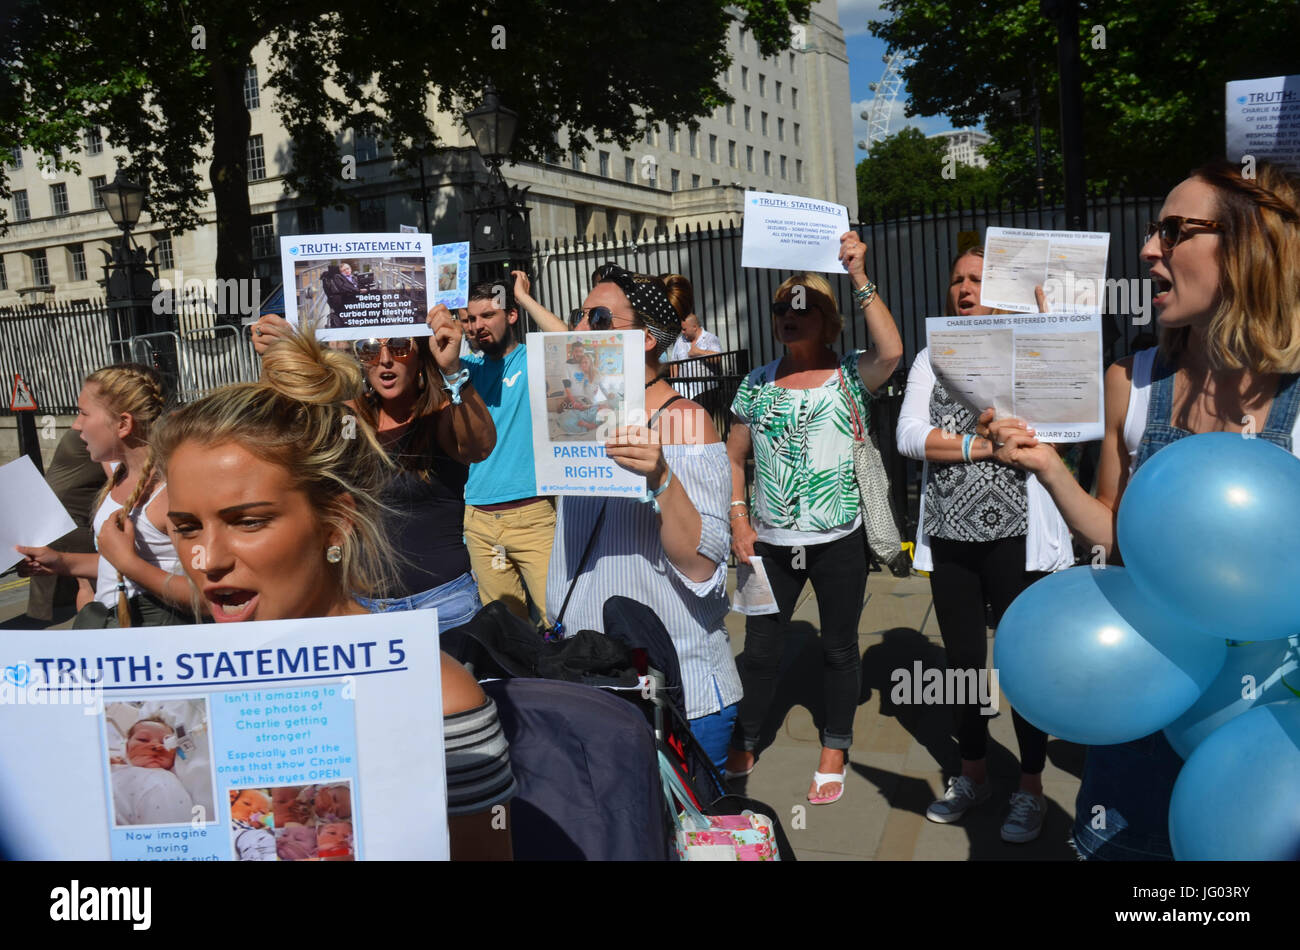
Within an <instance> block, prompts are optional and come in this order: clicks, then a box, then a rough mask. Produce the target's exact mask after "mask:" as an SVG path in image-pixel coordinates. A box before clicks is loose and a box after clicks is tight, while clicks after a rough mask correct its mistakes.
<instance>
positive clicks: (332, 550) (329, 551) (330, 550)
mask: <svg viewBox="0 0 1300 950" xmlns="http://www.w3.org/2000/svg"><path fill="white" fill-rule="evenodd" d="M325 560H327V561H329V562H330V563H331V564H337V563H338V562H339V561H341V560H343V549H342V548H341V547H339V546H338V545H337V544H331V545H330V546H329V547H327V548H326V549H325Z"/></svg>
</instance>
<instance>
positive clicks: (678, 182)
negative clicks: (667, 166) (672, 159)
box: [669, 168, 682, 191]
mask: <svg viewBox="0 0 1300 950" xmlns="http://www.w3.org/2000/svg"><path fill="white" fill-rule="evenodd" d="M669 180H670V181H671V185H672V190H673V191H678V190H680V189H681V187H682V173H681V172H680V171H678V170H677V169H676V168H674V169H673V173H672V176H671V177H670V179H669Z"/></svg>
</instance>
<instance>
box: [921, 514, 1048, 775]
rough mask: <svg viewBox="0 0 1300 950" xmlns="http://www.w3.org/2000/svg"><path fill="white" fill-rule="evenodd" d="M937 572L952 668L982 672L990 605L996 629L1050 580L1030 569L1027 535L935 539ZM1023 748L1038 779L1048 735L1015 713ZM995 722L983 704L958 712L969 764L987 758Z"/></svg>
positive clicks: (933, 587) (933, 575)
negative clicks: (1027, 594)
mask: <svg viewBox="0 0 1300 950" xmlns="http://www.w3.org/2000/svg"><path fill="white" fill-rule="evenodd" d="M930 553H931V555H932V556H933V558H934V570H932V571H931V572H930V593H931V595H932V596H933V598H934V617H935V620H937V621H938V623H939V633H940V634H941V635H942V636H943V648H944V651H945V652H946V653H947V654H948V669H950V670H967V669H973V670H975V671H976V675H978V671H980V670H982V669H984V664H985V662H986V661H987V659H988V639H987V637H988V634H987V630H986V627H985V616H984V604H985V602H986V601H987V602H988V603H989V604H990V605H991V606H992V608H993V616H992V621H993V626H994V627H996V626H997V625H998V624H999V623H1000V622H1001V621H1002V614H1003V613H1005V612H1006V609H1007V608H1008V607H1009V606H1011V602H1012V601H1013V600H1015V599H1016V597H1018V596H1019V595H1020V593H1021V591H1023V590H1024V589H1025V588H1026V587H1028V586H1029V585H1030V584H1032V583H1033V582H1034V581H1036V580H1038V579H1039V578H1040V577H1044V576H1046V574H1045V573H1044V572H1040V571H1026V570H1025V536H1024V535H1018V536H1016V537H1014V538H1002V539H1000V540H998V541H950V540H948V539H947V538H935V537H931V538H930ZM1011 720H1012V722H1013V723H1014V725H1015V728H1016V740H1017V741H1018V742H1019V743H1020V771H1021V772H1024V773H1025V774H1027V775H1037V774H1038V773H1040V772H1042V771H1043V766H1044V765H1046V763H1047V734H1046V733H1045V732H1043V731H1042V730H1041V729H1039V728H1038V727H1036V726H1033V725H1030V724H1029V723H1028V722H1027V721H1026V720H1025V719H1024V717H1023V716H1021V715H1020V713H1018V712H1016V711H1015V710H1014V709H1013V710H1011ZM988 741H989V717H988V716H985V715H982V714H981V713H980V705H979V703H978V702H975V703H972V704H969V705H964V706H960V707H958V711H957V746H958V748H959V749H960V750H961V757H962V758H963V759H968V760H974V759H982V758H984V756H985V754H986V752H987V750H988Z"/></svg>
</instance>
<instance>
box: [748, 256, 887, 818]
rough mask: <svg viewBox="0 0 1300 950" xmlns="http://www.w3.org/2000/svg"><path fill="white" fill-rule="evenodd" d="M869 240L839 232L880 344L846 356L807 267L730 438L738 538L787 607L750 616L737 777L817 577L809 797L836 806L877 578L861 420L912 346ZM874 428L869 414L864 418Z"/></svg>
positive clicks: (839, 323)
mask: <svg viewBox="0 0 1300 950" xmlns="http://www.w3.org/2000/svg"><path fill="white" fill-rule="evenodd" d="M866 253H867V246H866V245H865V244H863V243H862V241H861V240H859V238H858V236H857V234H855V233H854V232H852V231H849V232H846V233H845V234H843V235H841V236H840V261H841V262H842V263H843V265H844V268H845V270H847V271H848V273H849V278H850V279H851V280H852V283H853V288H854V290H853V297H854V300H855V301H856V303H857V307H856V308H855V309H860V310H861V312H862V314H863V316H864V318H865V320H866V324H867V331H868V333H869V334H870V337H871V341H872V343H874V344H875V346H874V348H872V349H868V350H854V351H851V352H849V353H848V354H846V355H845V356H844V357H843V358H841V357H839V356H837V355H836V353H835V351H834V350H832V349H831V346H830V344H831V343H832V342H834V341H835V340H836V339H837V338H838V337H839V335H840V331H841V329H842V327H843V324H844V318H843V317H842V316H841V315H840V311H839V306H838V305H837V304H836V302H835V296H834V293H833V291H832V290H831V286H830V284H829V283H828V282H827V281H826V279H825V278H823V277H822V276H821V275H819V274H795V275H794V276H793V277H790V278H789V279H788V280H786V281H785V282H784V283H783V284H781V286H780V287H779V288H777V291H776V298H775V300H774V302H773V304H772V324H773V326H772V329H773V332H774V333H775V334H776V338H777V340H778V341H779V342H780V343H782V344H783V345H784V346H785V350H786V354H785V356H784V357H782V358H781V359H779V360H776V361H774V362H772V363H769V364H767V365H766V366H762V367H760V368H758V369H756V370H754V372H752V373H750V374H749V376H748V377H747V378H746V379H745V380H744V382H742V383H741V386H740V390H739V391H738V392H737V394H736V399H735V402H733V403H732V406H731V411H732V413H733V414H734V415H735V417H736V420H737V421H736V422H735V423H734V424H733V425H732V427H731V433H730V435H729V437H728V439H727V454H728V456H729V457H730V461H731V498H732V501H731V530H732V550H733V551H734V552H735V554H736V557H737V559H739V560H740V561H741V562H743V563H748V562H749V559H750V558H751V557H752V556H753V555H755V554H757V555H759V556H760V557H762V558H763V565H764V567H765V568H766V570H767V575H768V580H769V581H770V583H771V586H772V592H773V594H774V595H775V597H776V601H777V604H778V605H779V607H780V612H779V613H776V614H762V615H755V616H750V617H748V618H747V619H746V622H745V654H744V665H743V667H742V674H743V682H744V686H745V697H744V699H743V700H742V701H741V704H740V716H739V721H738V723H737V728H736V730H735V735H734V736H733V738H732V743H731V750H730V753H729V755H728V760H727V773H728V777H740V776H744V775H748V774H749V773H750V772H751V771H753V769H754V763H755V762H756V761H757V750H758V744H759V736H760V732H761V729H762V727H763V721H764V718H765V717H766V715H767V711H768V707H769V706H770V705H771V702H772V697H773V694H774V693H775V690H776V678H777V673H778V669H779V667H780V662H781V656H782V653H783V650H784V640H785V636H784V635H785V630H786V626H787V625H788V624H789V622H790V617H791V615H792V614H793V612H794V608H795V604H796V602H797V600H798V597H799V594H800V592H801V591H802V590H803V588H804V584H805V583H806V582H809V581H811V583H812V585H813V590H814V591H815V592H816V594H817V609H818V615H819V616H818V620H819V626H820V627H821V642H822V664H823V670H824V672H823V692H824V698H825V704H826V706H825V709H826V717H825V722H824V724H823V727H822V731H821V745H822V748H821V756H820V758H819V759H818V762H817V768H816V769H815V770H814V771H813V780H812V785H811V787H810V788H809V789H808V796H807V797H808V801H809V802H810V803H812V804H814V805H829V804H831V803H833V802H836V801H839V799H840V798H841V797H842V796H843V794H844V779H845V776H846V772H847V769H848V750H849V747H850V746H851V745H852V743H853V717H854V714H855V713H856V712H857V707H858V694H859V690H860V687H861V678H862V656H861V654H860V653H859V652H858V621H859V619H860V618H861V616H862V602H863V595H864V593H865V592H866V583H867V541H866V534H865V531H864V529H863V518H862V514H861V497H860V492H859V489H858V483H857V479H856V477H855V474H854V465H853V435H852V433H853V419H854V418H855V417H856V418H859V419H863V420H865V419H867V418H868V412H867V406H868V404H869V402H870V398H871V394H872V393H874V392H875V391H876V390H877V389H879V388H880V386H882V385H883V384H884V383H885V381H886V380H887V379H889V376H890V374H891V373H893V371H894V368H895V367H896V366H897V365H898V361H899V360H900V359H902V356H903V341H902V339H901V338H900V337H899V335H898V328H897V326H895V324H894V316H893V314H892V313H890V312H889V308H888V307H887V306H885V302H884V301H883V300H881V299H880V297H879V295H878V294H877V293H876V285H875V284H874V283H872V282H871V280H870V279H868V277H867V275H866V269H865V260H866ZM864 427H865V423H864ZM751 453H752V454H753V456H754V509H753V522H752V523H751V520H750V515H751V512H750V506H749V500H748V498H747V497H746V494H745V461H746V459H747V458H748V457H749V456H750V454H751Z"/></svg>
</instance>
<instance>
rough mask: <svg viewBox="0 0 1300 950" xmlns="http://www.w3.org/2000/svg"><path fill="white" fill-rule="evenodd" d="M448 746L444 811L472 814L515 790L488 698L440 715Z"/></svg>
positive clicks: (507, 755) (502, 736) (503, 739)
mask: <svg viewBox="0 0 1300 950" xmlns="http://www.w3.org/2000/svg"><path fill="white" fill-rule="evenodd" d="M442 724H443V736H444V741H445V743H446V747H447V814H448V815H473V814H477V813H478V812H483V811H487V810H488V809H489V808H491V807H492V806H493V805H499V804H501V803H502V802H505V801H508V800H509V799H511V798H513V797H514V796H515V793H516V792H518V790H519V789H518V786H516V784H515V777H514V774H513V773H512V772H511V771H510V753H509V748H510V747H509V745H508V744H507V743H506V737H505V733H504V732H502V730H501V720H500V718H498V716H497V707H496V703H494V702H493V701H492V699H491V697H489V698H488V701H487V702H485V703H484V704H483V705H482V706H479V707H478V708H477V709H470V710H467V711H465V712H459V713H453V714H452V715H450V716H443V717H442Z"/></svg>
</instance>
